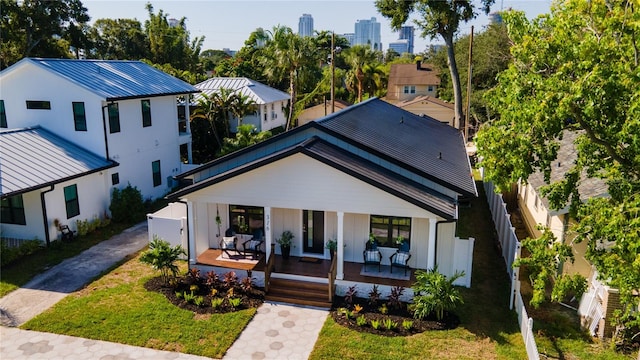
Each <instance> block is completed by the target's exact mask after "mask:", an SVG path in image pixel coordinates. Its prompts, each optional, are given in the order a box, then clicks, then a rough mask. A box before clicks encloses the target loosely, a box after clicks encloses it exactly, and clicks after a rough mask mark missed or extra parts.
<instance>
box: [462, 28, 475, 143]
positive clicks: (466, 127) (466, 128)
mask: <svg viewBox="0 0 640 360" xmlns="http://www.w3.org/2000/svg"><path fill="white" fill-rule="evenodd" d="M472 59H473V25H471V36H470V37H469V70H468V71H467V114H466V115H465V117H464V143H465V145H466V143H467V141H469V116H470V115H471V72H472V71H473V64H472V63H471V61H472Z"/></svg>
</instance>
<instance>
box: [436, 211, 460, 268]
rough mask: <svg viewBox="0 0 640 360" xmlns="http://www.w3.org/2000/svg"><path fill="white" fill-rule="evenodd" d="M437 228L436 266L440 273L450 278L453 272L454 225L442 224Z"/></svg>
mask: <svg viewBox="0 0 640 360" xmlns="http://www.w3.org/2000/svg"><path fill="white" fill-rule="evenodd" d="M437 226H438V229H437V231H438V242H437V244H436V265H437V266H438V271H440V273H442V274H445V275H447V276H451V275H452V274H453V273H454V272H455V271H454V257H455V256H456V254H455V252H454V247H455V240H454V236H455V223H442V224H440V225H437Z"/></svg>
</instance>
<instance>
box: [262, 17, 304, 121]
mask: <svg viewBox="0 0 640 360" xmlns="http://www.w3.org/2000/svg"><path fill="white" fill-rule="evenodd" d="M264 50H265V51H264V53H263V56H262V57H261V61H260V63H261V64H262V65H263V68H264V69H265V75H266V76H267V77H268V78H269V79H270V80H272V81H273V82H276V83H277V82H281V81H282V80H288V82H289V96H290V97H291V102H290V103H289V111H288V114H287V124H286V130H289V128H290V127H291V126H292V124H293V113H294V108H295V103H296V100H297V99H296V97H297V95H298V93H297V89H298V81H299V78H300V77H301V74H302V72H303V71H305V70H306V68H310V67H312V66H317V65H316V63H317V59H316V58H317V51H315V50H316V49H314V47H313V46H312V42H311V40H310V38H302V37H300V36H298V35H297V34H295V33H293V31H292V30H291V28H289V27H286V26H276V27H274V28H273V32H271V38H270V39H269V40H268V41H267V44H266V46H265V49H264Z"/></svg>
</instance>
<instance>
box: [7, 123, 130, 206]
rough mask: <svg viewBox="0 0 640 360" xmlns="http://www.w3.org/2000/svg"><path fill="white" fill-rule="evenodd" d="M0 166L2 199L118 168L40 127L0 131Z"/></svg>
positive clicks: (110, 162) (111, 162)
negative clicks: (107, 169)
mask: <svg viewBox="0 0 640 360" xmlns="http://www.w3.org/2000/svg"><path fill="white" fill-rule="evenodd" d="M0 163H1V164H2V166H0V195H1V196H2V197H7V196H11V195H17V194H21V193H25V192H28V191H32V190H36V189H39V188H43V187H45V186H48V185H50V184H55V183H58V182H62V181H66V180H70V179H73V178H77V177H80V176H83V175H86V174H90V173H93V172H96V171H100V170H103V169H106V168H110V167H114V166H117V165H118V164H117V163H116V162H114V161H107V160H106V159H105V158H103V157H100V156H98V155H96V154H94V153H92V152H89V151H88V150H86V149H83V148H81V147H79V146H77V145H75V144H73V143H71V142H69V141H67V140H65V139H64V138H62V137H60V136H58V135H55V134H54V133H52V132H49V131H47V130H45V129H43V128H41V127H33V128H25V129H15V130H6V131H0Z"/></svg>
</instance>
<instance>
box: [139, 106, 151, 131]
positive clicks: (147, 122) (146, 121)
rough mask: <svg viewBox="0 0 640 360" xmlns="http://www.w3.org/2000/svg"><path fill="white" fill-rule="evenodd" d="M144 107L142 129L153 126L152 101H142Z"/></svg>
mask: <svg viewBox="0 0 640 360" xmlns="http://www.w3.org/2000/svg"><path fill="white" fill-rule="evenodd" d="M140 105H141V107H142V127H149V126H151V100H140Z"/></svg>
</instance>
